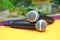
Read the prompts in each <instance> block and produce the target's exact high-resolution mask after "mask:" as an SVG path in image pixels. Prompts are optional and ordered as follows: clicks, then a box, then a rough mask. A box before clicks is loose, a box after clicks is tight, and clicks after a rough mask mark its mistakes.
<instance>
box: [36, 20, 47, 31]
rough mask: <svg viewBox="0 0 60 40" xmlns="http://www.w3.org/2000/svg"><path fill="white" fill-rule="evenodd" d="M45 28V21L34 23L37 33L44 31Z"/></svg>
mask: <svg viewBox="0 0 60 40" xmlns="http://www.w3.org/2000/svg"><path fill="white" fill-rule="evenodd" d="M46 26H47V22H46V21H45V20H39V21H37V23H36V29H37V30H39V31H45V30H46Z"/></svg>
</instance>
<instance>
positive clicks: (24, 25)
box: [9, 21, 36, 29]
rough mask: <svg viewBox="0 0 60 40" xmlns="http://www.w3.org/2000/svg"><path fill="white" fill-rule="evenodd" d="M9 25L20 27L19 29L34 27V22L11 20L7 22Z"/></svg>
mask: <svg viewBox="0 0 60 40" xmlns="http://www.w3.org/2000/svg"><path fill="white" fill-rule="evenodd" d="M9 25H10V27H12V28H21V29H36V28H35V23H29V22H19V21H16V22H15V21H13V22H10V23H9Z"/></svg>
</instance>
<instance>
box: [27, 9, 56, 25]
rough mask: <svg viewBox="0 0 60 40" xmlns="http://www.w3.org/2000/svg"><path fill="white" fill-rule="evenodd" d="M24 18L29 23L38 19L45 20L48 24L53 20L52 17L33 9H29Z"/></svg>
mask: <svg viewBox="0 0 60 40" xmlns="http://www.w3.org/2000/svg"><path fill="white" fill-rule="evenodd" d="M26 18H27V20H28V21H29V22H30V23H34V22H37V21H38V20H45V21H46V22H47V23H48V24H52V23H53V22H54V21H55V20H54V18H52V17H50V16H46V15H43V14H40V12H37V11H35V10H32V11H29V12H28V13H27V14H26Z"/></svg>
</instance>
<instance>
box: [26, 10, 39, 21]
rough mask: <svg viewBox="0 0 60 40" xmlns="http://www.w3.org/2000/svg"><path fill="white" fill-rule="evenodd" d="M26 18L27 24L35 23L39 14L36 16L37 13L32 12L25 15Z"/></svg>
mask: <svg viewBox="0 0 60 40" xmlns="http://www.w3.org/2000/svg"><path fill="white" fill-rule="evenodd" d="M26 17H27V19H28V21H29V22H35V21H37V20H38V19H39V14H38V12H36V11H34V10H32V11H29V12H28V13H27V14H26Z"/></svg>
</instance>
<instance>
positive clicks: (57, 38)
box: [0, 20, 60, 40]
mask: <svg viewBox="0 0 60 40" xmlns="http://www.w3.org/2000/svg"><path fill="white" fill-rule="evenodd" d="M0 40H60V20H56V21H55V23H54V24H51V25H48V27H47V28H46V32H38V31H36V30H25V29H15V28H10V27H5V26H0Z"/></svg>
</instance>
